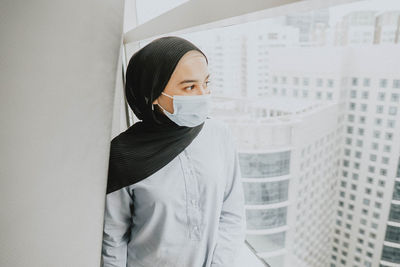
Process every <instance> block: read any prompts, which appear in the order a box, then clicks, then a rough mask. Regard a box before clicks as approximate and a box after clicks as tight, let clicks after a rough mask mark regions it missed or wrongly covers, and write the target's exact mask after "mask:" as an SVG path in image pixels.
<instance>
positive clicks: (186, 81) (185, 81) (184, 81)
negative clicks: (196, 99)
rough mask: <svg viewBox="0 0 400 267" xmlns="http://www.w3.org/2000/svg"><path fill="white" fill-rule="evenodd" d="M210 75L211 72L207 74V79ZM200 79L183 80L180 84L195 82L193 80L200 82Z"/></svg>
mask: <svg viewBox="0 0 400 267" xmlns="http://www.w3.org/2000/svg"><path fill="white" fill-rule="evenodd" d="M209 77H210V74H208V75H207V77H206V78H205V80H207V79H208V78H209ZM198 81H199V80H183V81H181V82H180V83H179V84H184V83H193V82H198Z"/></svg>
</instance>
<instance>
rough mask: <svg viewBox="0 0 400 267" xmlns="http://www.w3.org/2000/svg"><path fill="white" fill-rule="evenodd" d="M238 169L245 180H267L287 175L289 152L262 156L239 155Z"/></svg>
mask: <svg viewBox="0 0 400 267" xmlns="http://www.w3.org/2000/svg"><path fill="white" fill-rule="evenodd" d="M239 162H240V169H241V171H242V176H243V177H245V178H267V177H274V176H281V175H287V174H289V168H290V151H284V152H276V153H262V154H257V153H254V154H250V153H240V154H239Z"/></svg>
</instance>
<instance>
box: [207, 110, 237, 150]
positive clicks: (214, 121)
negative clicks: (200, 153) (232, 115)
mask: <svg viewBox="0 0 400 267" xmlns="http://www.w3.org/2000/svg"><path fill="white" fill-rule="evenodd" d="M206 125H207V128H209V132H210V133H211V134H212V135H213V136H215V137H218V138H220V142H221V144H225V145H228V146H231V145H232V142H233V136H232V131H231V127H230V126H229V124H228V123H227V122H225V121H223V120H221V119H219V118H215V117H208V118H207V120H206Z"/></svg>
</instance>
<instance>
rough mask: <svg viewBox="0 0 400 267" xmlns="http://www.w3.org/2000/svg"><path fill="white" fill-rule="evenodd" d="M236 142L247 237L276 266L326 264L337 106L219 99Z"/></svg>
mask: <svg viewBox="0 0 400 267" xmlns="http://www.w3.org/2000/svg"><path fill="white" fill-rule="evenodd" d="M213 113H214V114H216V116H217V117H219V118H221V119H223V120H224V121H226V122H228V123H229V124H230V127H231V129H232V131H233V133H234V136H235V137H236V142H237V147H238V152H239V162H240V167H241V173H242V179H243V180H242V181H243V187H244V192H245V201H246V203H245V204H246V219H247V227H248V228H247V236H246V239H247V241H248V242H249V244H250V245H251V246H252V247H253V248H254V249H255V251H256V253H257V255H258V256H259V257H260V258H262V259H264V260H265V261H266V262H267V263H268V264H269V265H270V266H273V267H280V266H281V267H284V266H285V267H292V266H299V267H301V266H304V267H306V266H326V265H327V264H328V263H329V257H330V241H331V237H330V233H331V232H332V231H333V228H332V227H333V226H334V225H333V222H334V214H335V195H336V192H335V187H336V183H337V175H338V172H337V163H338V150H337V148H338V147H339V142H340V140H339V139H338V138H337V129H336V127H337V105H336V104H334V103H317V102H316V101H310V100H305V99H303V100H299V99H294V98H292V99H288V98H279V97H264V98H262V97H258V98H255V99H253V100H248V101H243V99H240V98H236V99H232V98H229V97H227V98H218V99H216V103H215V107H214V109H213Z"/></svg>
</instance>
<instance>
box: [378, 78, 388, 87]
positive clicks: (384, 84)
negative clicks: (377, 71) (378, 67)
mask: <svg viewBox="0 0 400 267" xmlns="http://www.w3.org/2000/svg"><path fill="white" fill-rule="evenodd" d="M379 86H380V87H381V88H386V86H387V79H381V80H380V81H379Z"/></svg>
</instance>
